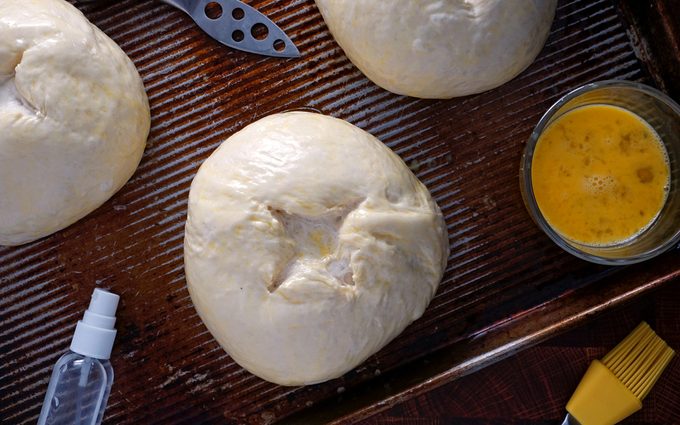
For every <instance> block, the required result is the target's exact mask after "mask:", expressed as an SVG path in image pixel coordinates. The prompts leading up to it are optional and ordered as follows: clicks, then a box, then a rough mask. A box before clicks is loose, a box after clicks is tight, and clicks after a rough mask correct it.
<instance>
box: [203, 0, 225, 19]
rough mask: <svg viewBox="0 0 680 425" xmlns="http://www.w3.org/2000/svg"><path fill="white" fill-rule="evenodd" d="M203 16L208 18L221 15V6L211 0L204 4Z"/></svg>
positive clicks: (215, 17)
mask: <svg viewBox="0 0 680 425" xmlns="http://www.w3.org/2000/svg"><path fill="white" fill-rule="evenodd" d="M205 16H207V17H208V18H210V19H218V18H219V17H220V16H222V6H220V4H219V3H217V2H214V1H211V2H210V3H208V4H206V5H205Z"/></svg>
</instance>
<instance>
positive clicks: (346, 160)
mask: <svg viewBox="0 0 680 425" xmlns="http://www.w3.org/2000/svg"><path fill="white" fill-rule="evenodd" d="M447 256H448V238H447V232H446V226H445V224H444V220H443V218H442V214H441V212H440V211H439V208H438V207H437V205H436V204H435V202H434V201H433V200H432V198H431V197H430V194H429V192H428V191H427V189H426V188H425V186H424V185H423V184H422V183H420V181H418V179H417V178H416V177H415V176H414V175H413V174H412V173H411V171H410V170H409V169H408V167H407V166H406V165H405V164H404V162H403V161H402V160H401V159H400V158H399V157H398V156H397V155H396V154H394V153H393V152H392V151H391V150H390V149H388V148H387V147H386V146H385V145H383V144H382V143H381V142H380V141H378V140H377V139H376V138H375V137H373V136H371V135H370V134H368V133H366V132H365V131H363V130H361V129H359V128H357V127H355V126H353V125H351V124H349V123H347V122H345V121H342V120H339V119H335V118H331V117H328V116H324V115H320V114H314V113H309V112H290V113H284V114H277V115H272V116H269V117H267V118H264V119H261V120H259V121H257V122H255V123H254V124H251V125H249V126H247V127H246V128H244V129H243V130H241V131H239V132H238V133H236V134H234V135H233V136H231V137H230V138H229V139H227V141H225V142H224V143H223V144H222V145H221V146H220V147H219V148H218V149H217V150H216V151H215V152H214V153H213V154H212V155H211V156H210V158H208V159H207V160H206V161H205V162H204V163H203V165H202V166H201V168H200V170H199V171H198V174H197V175H196V177H195V179H194V181H193V183H192V186H191V192H190V194H189V217H188V220H187V224H186V236H185V241H184V257H185V268H186V275H187V282H188V287H189V293H190V294H191V298H192V300H193V302H194V305H195V306H196V310H197V311H198V313H199V315H200V317H201V318H202V319H203V322H204V323H205V324H206V326H207V327H208V329H209V330H210V332H212V334H213V336H214V337H215V338H216V339H217V341H218V342H219V343H220V344H221V345H222V347H224V349H225V350H226V351H227V352H228V353H229V354H230V355H231V357H232V358H233V359H234V360H235V361H236V362H238V363H239V364H240V365H242V366H243V367H245V368H246V369H248V370H249V371H251V372H252V373H254V374H255V375H258V376H260V377H262V378H264V379H267V380H269V381H272V382H275V383H278V384H282V385H300V384H312V383H316V382H321V381H325V380H328V379H331V378H335V377H338V376H340V375H342V374H344V373H345V372H347V371H349V370H350V369H352V368H354V367H355V366H357V365H358V364H359V363H361V362H363V361H364V360H365V359H366V358H367V357H368V356H370V355H372V354H373V353H375V352H376V351H378V350H379V349H380V348H381V347H383V346H384V345H385V344H387V343H388V342H389V341H390V340H392V339H393V338H394V337H395V336H397V335H398V334H399V333H400V332H401V331H402V330H403V329H404V328H405V327H406V326H407V325H408V324H409V323H411V322H412V321H414V320H415V319H417V318H418V317H420V316H421V315H422V314H423V311H424V310H425V307H427V305H428V303H429V302H430V300H431V299H432V297H433V295H434V293H435V291H436V290H437V286H438V284H439V281H440V280H441V277H442V273H443V270H444V267H445V265H446V259H447Z"/></svg>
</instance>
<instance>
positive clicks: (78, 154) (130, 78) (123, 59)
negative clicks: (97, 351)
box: [0, 0, 149, 245]
mask: <svg viewBox="0 0 680 425" xmlns="http://www.w3.org/2000/svg"><path fill="white" fill-rule="evenodd" d="M148 132H149V104H148V100H147V97H146V93H145V92H144V87H143V85H142V81H141V79H140V77H139V74H138V73H137V70H136V69H135V67H134V65H133V64H132V62H131V61H130V60H129V59H128V57H127V56H126V55H125V53H123V51H122V50H121V49H120V48H119V47H118V46H117V45H116V43H114V42H113V41H112V40H111V39H110V38H108V37H107V36H106V35H105V34H104V33H102V32H101V31H99V29H97V28H96V27H94V26H93V25H92V24H90V23H89V22H88V21H87V19H86V18H85V16H83V14H82V13H80V12H79V11H78V10H77V9H76V8H75V7H73V6H71V5H70V4H69V3H67V2H65V1H63V0H1V1H0V245H18V244H22V243H26V242H30V241H33V240H35V239H38V238H41V237H43V236H46V235H49V234H51V233H53V232H56V231H57V230H60V229H62V228H64V227H66V226H68V225H70V224H72V223H74V222H75V221H77V220H78V219H80V218H82V217H84V216H85V215H87V214H88V213H89V212H91V211H92V210H94V209H95V208H97V207H98V206H99V205H101V204H102V203H104V202H105V201H106V200H107V199H109V197H111V196H112V195H113V194H114V193H115V192H116V191H117V190H118V189H120V188H121V187H122V186H123V184H125V182H126V181H127V180H128V179H129V178H130V177H131V176H132V174H133V173H134V171H135V169H136V168H137V164H139V161H140V159H141V157H142V153H143V151H144V146H145V144H146V137H147V135H148Z"/></svg>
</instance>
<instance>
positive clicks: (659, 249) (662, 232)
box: [519, 80, 680, 265]
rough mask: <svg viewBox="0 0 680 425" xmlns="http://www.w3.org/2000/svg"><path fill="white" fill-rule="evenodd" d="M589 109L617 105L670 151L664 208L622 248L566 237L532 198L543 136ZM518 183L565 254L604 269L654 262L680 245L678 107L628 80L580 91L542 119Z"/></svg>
mask: <svg viewBox="0 0 680 425" xmlns="http://www.w3.org/2000/svg"><path fill="white" fill-rule="evenodd" d="M586 105H611V106H618V107H620V108H623V109H627V110H629V111H631V112H633V113H634V114H636V115H638V116H639V117H641V118H642V119H644V120H645V121H647V123H648V124H649V125H650V126H651V127H652V128H654V130H655V131H656V133H657V134H658V135H659V137H660V138H661V140H662V141H663V144H664V146H665V147H666V151H667V152H668V159H669V165H670V187H669V191H668V195H667V198H666V203H665V204H664V206H663V208H662V209H661V211H660V213H659V215H658V216H657V217H656V218H655V219H654V222H653V223H652V224H651V225H650V226H649V227H647V229H646V230H644V231H643V232H641V233H640V234H639V235H637V236H635V237H634V238H632V239H629V240H626V241H624V242H622V243H620V244H615V245H609V246H597V245H595V246H594V245H585V244H581V243H578V242H575V241H572V240H569V239H567V238H565V237H564V236H562V235H561V234H559V233H558V232H557V231H556V230H554V229H553V228H552V227H551V226H550V224H549V223H548V222H547V220H546V219H545V217H544V216H543V214H541V210H540V209H539V207H538V204H537V202H536V199H535V197H534V190H533V187H532V180H531V163H532V160H533V155H534V149H535V148H536V144H537V142H538V140H539V137H540V136H541V134H542V133H543V131H544V130H545V129H546V128H547V127H548V126H549V125H550V124H551V123H552V122H554V121H555V120H556V119H557V118H559V117H561V116H562V115H564V114H565V113H567V112H569V111H571V110H573V109H575V108H578V107H581V106H586ZM519 178H520V188H521V191H522V197H523V198H524V204H525V205H526V208H527V210H528V211H529V214H530V215H531V217H532V218H533V220H534V221H535V222H536V224H537V225H538V226H539V227H540V228H541V229H542V230H543V231H544V232H545V233H546V234H547V235H548V236H549V237H550V239H552V240H553V241H554V242H555V243H556V244H557V245H558V246H560V247H561V248H562V249H564V250H565V251H567V252H569V253H571V254H573V255H575V256H577V257H579V258H582V259H584V260H587V261H591V262H593V263H598V264H606V265H625V264H632V263H637V262H640V261H644V260H648V259H650V258H652V257H655V256H657V255H659V254H661V253H663V252H664V251H667V250H669V249H671V248H672V247H674V246H676V245H677V244H678V243H680V105H678V104H677V103H675V102H674V101H673V100H672V99H671V98H669V97H668V96H666V95H665V94H664V93H662V92H660V91H658V90H656V89H654V88H651V87H648V86H646V85H644V84H639V83H634V82H629V81H616V80H607V81H600V82H596V83H591V84H586V85H584V86H582V87H579V88H577V89H575V90H573V91H571V92H569V93H568V94H566V95H565V96H563V97H562V98H561V99H560V100H558V101H557V102H556V103H555V104H554V105H553V106H552V107H550V109H548V111H547V112H546V113H545V114H544V115H543V117H541V119H540V121H539V122H538V124H537V125H536V128H535V129H534V131H533V132H532V133H531V137H529V140H528V142H527V145H526V148H525V150H524V155H523V156H522V161H521V164H520V172H519Z"/></svg>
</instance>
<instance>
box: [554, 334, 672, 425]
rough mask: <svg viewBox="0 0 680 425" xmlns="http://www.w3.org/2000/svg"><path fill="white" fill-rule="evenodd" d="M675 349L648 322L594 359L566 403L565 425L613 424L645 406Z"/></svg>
mask: <svg viewBox="0 0 680 425" xmlns="http://www.w3.org/2000/svg"><path fill="white" fill-rule="evenodd" d="M674 354H675V352H674V351H673V350H672V349H671V348H670V347H669V346H668V345H666V343H665V342H664V341H663V340H662V339H661V338H659V336H658V335H657V334H656V333H655V332H654V331H653V330H652V329H651V328H650V327H649V325H648V324H647V323H645V322H642V323H640V324H639V325H638V327H637V328H635V330H634V331H633V332H631V333H630V335H628V336H627V337H626V339H624V340H623V341H621V343H620V344H619V345H617V346H616V347H615V348H614V349H613V350H612V351H610V352H609V353H608V354H607V355H606V356H605V357H604V358H603V359H602V361H599V360H594V361H593V362H592V363H591V364H590V367H589V368H588V371H587V372H586V374H585V376H584V377H583V379H581V383H579V385H578V387H577V388H576V391H575V392H574V395H572V396H571V399H570V400H569V403H567V412H569V414H568V415H567V417H566V418H565V420H564V422H563V424H562V425H575V424H580V425H613V424H615V423H617V422H619V421H622V420H623V419H625V418H627V417H628V416H630V415H632V414H633V413H635V412H637V411H638V410H640V409H641V408H642V400H643V399H644V398H645V397H646V396H647V394H648V393H649V390H651V389H652V387H653V386H654V384H655V383H656V381H657V379H659V376H661V373H662V372H663V370H664V369H665V368H666V366H667V365H668V363H669V362H670V361H671V359H672V358H673V355H674Z"/></svg>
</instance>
